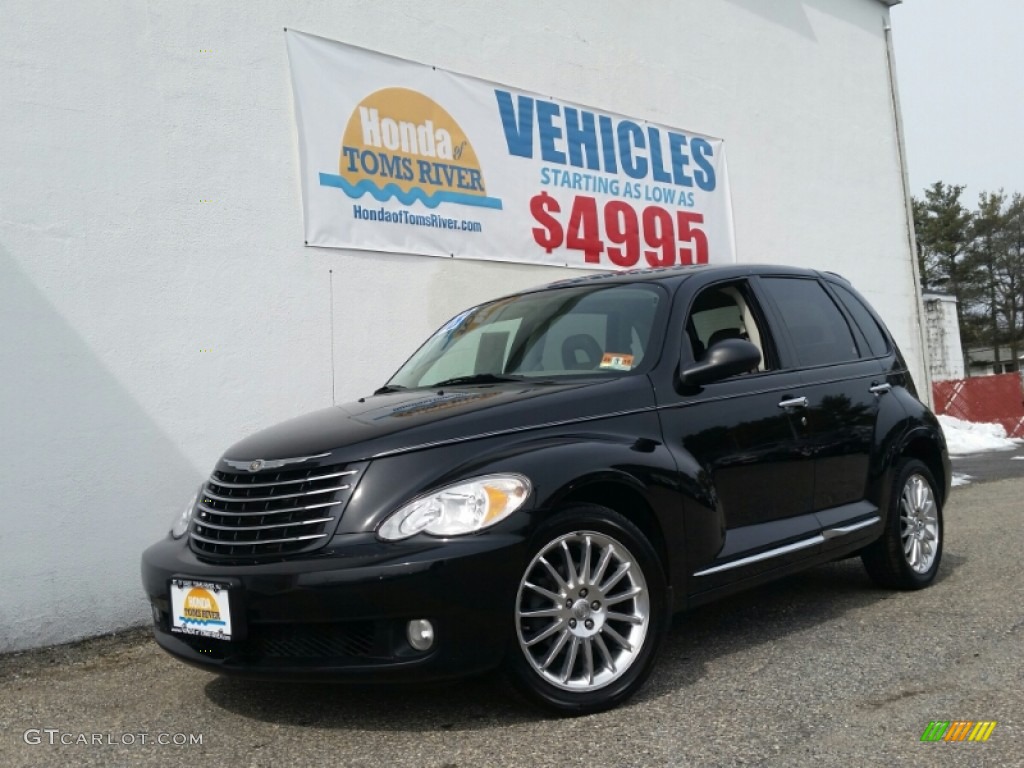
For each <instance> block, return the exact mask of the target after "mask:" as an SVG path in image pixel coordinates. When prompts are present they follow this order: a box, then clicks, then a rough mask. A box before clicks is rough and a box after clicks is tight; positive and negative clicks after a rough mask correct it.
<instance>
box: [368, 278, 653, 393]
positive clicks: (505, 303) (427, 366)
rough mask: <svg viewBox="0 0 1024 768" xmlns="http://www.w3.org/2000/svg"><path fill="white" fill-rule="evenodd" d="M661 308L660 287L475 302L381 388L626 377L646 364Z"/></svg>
mask: <svg viewBox="0 0 1024 768" xmlns="http://www.w3.org/2000/svg"><path fill="white" fill-rule="evenodd" d="M664 302H665V297H664V293H663V291H662V290H661V289H660V288H657V287H654V286H648V285H615V286H605V287H594V286H586V287H578V286H576V287H568V288H559V289H554V290H549V291H541V292H538V293H530V294H525V295H521V296H512V297H510V298H506V299H499V300H498V301H494V302H491V303H489V304H482V305H481V306H479V307H474V308H473V309H470V310H467V311H465V312H463V313H462V314H460V315H457V316H456V317H454V318H452V319H451V320H450V321H448V322H447V323H446V324H445V325H444V326H443V327H442V328H441V329H440V330H438V331H437V332H436V333H435V334H434V335H433V336H431V337H430V338H429V339H428V340H427V341H426V343H425V344H424V345H423V346H422V347H420V349H419V350H418V351H417V352H416V353H415V354H414V355H413V356H412V357H411V358H409V360H408V361H407V362H406V363H405V365H403V366H402V367H401V368H400V369H399V371H398V372H397V373H396V374H395V375H394V376H393V377H392V378H391V381H389V382H388V385H389V386H391V387H403V388H414V387H432V386H437V385H439V384H443V383H446V382H452V381H466V380H467V379H473V378H476V379H479V380H480V381H485V380H487V379H491V378H494V379H502V378H513V379H514V378H524V379H530V378H542V379H549V378H559V377H566V376H580V375H591V376H607V377H612V376H622V375H626V374H628V373H631V372H634V371H636V370H638V369H640V368H641V367H643V366H644V364H645V363H646V362H650V361H651V360H653V356H654V349H653V345H654V344H657V343H660V336H659V335H658V334H655V333H654V329H655V327H656V323H655V317H656V316H657V314H658V312H659V310H660V309H661V308H662V307H663V305H664ZM656 336H658V338H655V337H656Z"/></svg>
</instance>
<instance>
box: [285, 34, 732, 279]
mask: <svg viewBox="0 0 1024 768" xmlns="http://www.w3.org/2000/svg"><path fill="white" fill-rule="evenodd" d="M285 39H286V41H287V46H288V59H289V62H290V65H291V74H292V89H293V93H294V97H295V117H296V122H297V124H298V134H299V155H300V161H301V163H302V169H301V170H302V204H303V213H304V217H305V235H306V237H305V239H306V244H307V245H314V246H327V247H333V248H359V249H364V250H371V251H390V252H400V253H411V254H422V255H427V256H448V257H455V258H469V259H491V260H499V261H517V262H529V263H535V264H551V265H558V266H569V267H586V268H596V269H619V268H629V267H664V266H670V265H674V264H695V263H705V262H731V261H735V254H734V245H733V230H732V208H731V203H730V200H729V184H728V179H727V176H726V164H725V147H724V145H723V143H722V141H721V139H714V138H711V137H709V136H703V135H700V134H696V133H692V132H690V131H684V130H681V129H678V128H670V127H668V126H664V125H658V124H655V123H650V122H647V121H646V120H643V119H640V118H631V117H624V116H622V115H617V114H614V113H612V112H607V111H603V110H598V109H593V108H590V107H583V106H580V105H578V104H574V103H572V102H568V101H563V100H561V99H553V98H549V97H547V96H540V95H537V94H534V93H529V92H528V91H521V90H518V89H515V88H510V87H508V86H505V85H498V84H496V83H489V82H486V81H483V80H478V79H476V78H472V77H467V76H465V75H458V74H454V73H452V72H446V71H445V70H442V69H435V68H434V67H431V66H429V65H424V64H416V63H413V62H410V61H405V60H403V59H397V58H393V57H391V56H385V55H383V54H379V53H374V52H372V51H367V50H364V49H361V48H354V47H352V46H349V45H345V44H343V43H338V42H334V41H332V40H326V39H324V38H321V37H315V36H313V35H307V34H304V33H301V32H295V31H293V30H287V31H286V32H285Z"/></svg>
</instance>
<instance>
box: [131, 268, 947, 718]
mask: <svg viewBox="0 0 1024 768" xmlns="http://www.w3.org/2000/svg"><path fill="white" fill-rule="evenodd" d="M949 488H950V463H949V457H948V454H947V451H946V444H945V440H944V438H943V435H942V430H941V429H940V427H939V425H938V423H937V421H936V419H935V417H934V416H933V415H932V413H931V412H930V411H929V410H928V409H927V408H926V407H925V406H924V405H922V404H921V402H920V401H919V400H918V398H917V395H916V392H915V389H914V384H913V382H912V381H911V378H910V374H909V372H908V370H907V366H906V363H905V362H904V360H903V358H902V356H901V354H900V352H899V350H898V349H897V347H896V345H895V344H894V343H893V339H892V337H891V336H890V334H889V333H888V331H887V330H886V328H885V326H884V325H883V323H882V322H881V320H880V319H879V317H878V315H877V314H876V313H875V311H874V310H873V309H872V308H871V307H870V306H869V305H868V304H867V303H866V302H865V301H864V299H863V298H861V297H860V295H859V294H858V293H857V292H856V291H855V290H854V289H853V288H852V286H851V285H850V284H849V283H848V282H847V281H845V280H844V279H842V278H840V277H838V276H836V275H832V274H829V273H821V272H814V271H809V270H798V269H793V268H788V267H769V266H750V265H744V266H728V267H706V266H705V267H683V268H671V269H663V270H654V271H636V272H623V273H616V274H608V275H597V276H588V277H582V278H579V279H574V280H568V281H564V282H559V283H555V284H553V285H549V286H546V287H543V288H540V289H536V290H531V291H524V292H522V293H517V294H515V295H512V296H507V297H505V298H502V299H498V300H496V301H492V302H489V303H486V304H482V305H480V306H477V307H473V308H472V309H468V310H466V311H464V312H462V313H461V314H459V315H457V316H456V317H454V318H452V319H451V320H450V321H449V322H448V323H446V324H445V325H444V326H443V327H442V328H440V329H439V330H438V331H437V332H436V333H435V334H434V335H433V336H431V337H430V338H429V339H428V340H427V341H426V343H424V344H423V346H421V347H420V348H419V350H417V351H416V353H415V354H414V355H413V356H412V357H410V358H409V360H408V362H406V363H405V365H403V366H402V368H401V369H400V370H399V371H398V372H397V373H396V374H395V375H394V376H393V377H392V378H391V380H390V381H389V382H388V383H387V384H386V385H385V386H383V387H381V388H380V389H379V390H377V392H375V393H374V394H373V396H368V397H366V398H361V399H360V400H358V401H357V402H354V403H348V404H345V405H338V406H335V407H331V408H325V409H323V410H320V411H316V412H314V413H310V414H308V415H305V416H301V417H299V418H297V419H294V420H292V421H288V422H285V423H284V424H280V425H278V426H275V427H272V428H270V429H267V430H265V431H262V432H259V433H257V434H255V435H252V436H251V437H249V438H246V439H245V440H243V441H241V442H240V443H238V444H236V445H235V446H233V447H232V448H230V449H229V450H228V451H227V452H226V453H225V454H224V457H223V458H222V459H221V460H220V461H219V462H218V463H217V465H216V466H215V467H214V468H213V472H212V474H211V475H210V477H209V479H208V480H206V482H204V483H203V484H202V486H201V487H200V488H199V489H198V491H197V493H196V496H195V498H194V499H193V500H191V501H190V502H189V503H188V505H187V506H186V507H185V509H184V510H183V511H182V513H181V516H180V517H179V518H178V519H177V520H175V522H174V525H173V527H172V529H171V531H170V534H169V535H168V536H167V537H166V538H165V539H163V540H162V541H160V542H158V543H157V544H155V545H153V546H152V547H150V548H149V549H148V550H146V552H145V554H144V555H143V558H142V581H143V584H144V586H145V590H146V593H147V594H148V596H149V600H150V602H151V603H152V607H153V617H154V621H155V631H156V639H157V642H158V643H159V644H160V645H161V646H162V647H163V648H164V649H166V650H167V651H169V652H170V653H172V654H174V655H175V656H176V657H178V658H180V659H182V660H183V661H186V662H189V663H191V664H195V665H196V666H199V667H202V668H204V669H207V670H211V671H214V672H220V673H225V674H240V675H248V676H252V677H261V678H292V679H303V678H305V679H312V680H320V679H325V678H333V679H337V680H348V681H363V682H382V681H399V680H423V679H438V678H446V677H452V676H457V675H463V674H470V673H474V672H479V671H482V670H485V669H488V668H492V667H497V666H499V665H501V666H504V668H505V670H506V671H507V673H508V676H509V678H510V679H511V680H512V682H513V683H514V684H515V685H516V686H517V687H518V688H519V689H520V691H521V692H523V693H524V694H525V695H526V696H527V697H529V698H531V699H532V700H533V701H535V702H536V703H539V704H540V705H542V706H545V707H547V708H549V709H553V710H555V711H557V712H561V713H567V714H579V713H584V712H594V711H597V710H601V709H606V708H608V707H612V706H615V705H617V704H619V703H621V702H622V701H624V700H625V699H627V698H628V697H629V696H630V695H632V694H633V693H634V692H635V691H636V690H637V689H638V688H639V687H640V686H641V685H642V684H643V682H644V680H645V679H646V677H647V676H648V674H649V673H650V671H651V669H652V666H653V664H654V662H655V657H656V655H657V651H658V646H659V644H660V643H661V640H662V638H663V636H664V634H665V632H666V629H667V627H668V624H669V619H670V617H671V616H672V614H673V613H674V612H676V611H680V610H683V609H686V608H690V607H692V606H695V605H698V604H700V603H703V602H705V601H708V600H712V599H714V598H716V597H719V596H722V595H725V594H728V593H730V592H733V591H736V590H739V589H742V588H745V587H747V586H751V585H756V584H761V583H764V582H766V581H769V580H771V579H776V578H778V577H780V576H783V575H785V574H790V573H793V572H794V571H798V570H801V569H804V568H809V567H812V566H814V565H817V564H819V563H824V562H827V561H831V560H836V559H838V558H843V557H847V556H851V555H859V556H860V557H861V558H862V560H863V562H864V565H865V567H866V568H867V571H868V573H869V574H870V575H871V577H872V578H873V579H874V581H875V582H877V583H878V584H880V585H883V586H885V587H891V588H895V589H918V588H921V587H925V586H927V585H928V584H929V583H931V581H932V580H933V579H934V578H935V574H936V571H937V570H938V567H939V561H940V558H941V555H942V541H943V521H942V506H943V503H944V501H945V500H946V498H947V497H948V494H949Z"/></svg>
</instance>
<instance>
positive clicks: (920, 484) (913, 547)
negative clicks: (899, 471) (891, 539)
mask: <svg viewBox="0 0 1024 768" xmlns="http://www.w3.org/2000/svg"><path fill="white" fill-rule="evenodd" d="M900 538H901V539H902V542H903V555H904V556H905V557H906V558H907V565H909V566H910V567H911V568H912V569H913V570H914V571H915V572H916V573H927V572H928V570H929V569H930V568H931V567H932V563H934V562H935V558H936V556H937V554H938V551H939V506H938V504H936V503H935V493H934V492H933V491H932V487H931V486H930V485H929V484H928V481H927V480H925V479H924V477H922V476H921V475H918V474H914V475H911V476H910V477H908V478H907V481H906V483H905V484H904V486H903V493H902V494H901V495H900Z"/></svg>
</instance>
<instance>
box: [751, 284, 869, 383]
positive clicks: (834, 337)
mask: <svg viewBox="0 0 1024 768" xmlns="http://www.w3.org/2000/svg"><path fill="white" fill-rule="evenodd" d="M762 284H763V285H764V287H765V288H766V289H767V291H768V293H770V294H771V296H772V298H773V299H775V304H776V305H777V306H778V310H779V314H780V315H781V316H782V321H783V322H784V323H785V325H786V329H787V330H788V331H789V337H790V339H792V341H793V346H794V349H795V352H796V356H797V363H798V365H800V366H801V367H805V366H811V365H829V364H830V363H844V362H847V361H849V360H856V359H857V358H858V357H859V355H858V354H857V345H856V343H855V342H854V340H853V333H852V332H851V331H850V326H849V325H847V324H846V318H844V317H843V313H842V312H840V311H839V307H837V306H836V305H835V302H834V301H832V299H831V297H830V296H829V295H828V293H826V292H825V289H824V288H823V287H822V286H821V285H820V284H819V283H818V281H817V280H803V279H798V278H786V277H769V278H765V279H763V280H762Z"/></svg>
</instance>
